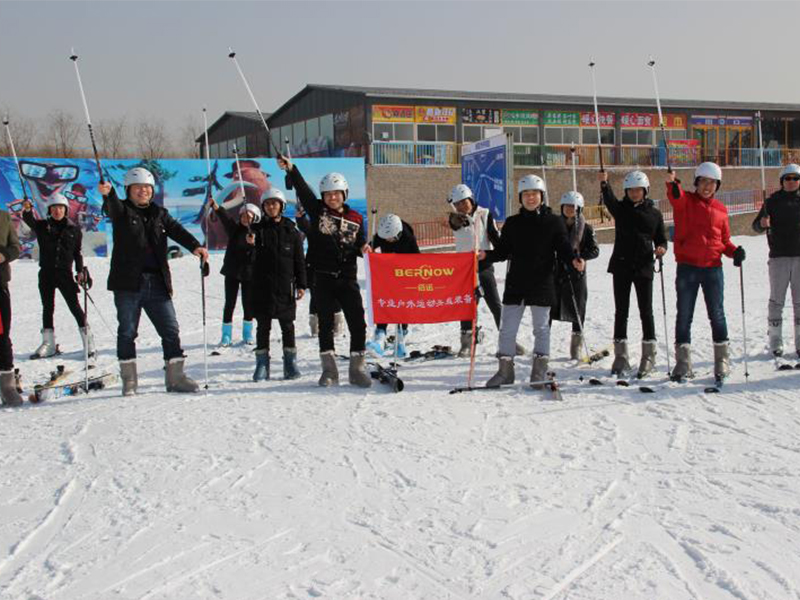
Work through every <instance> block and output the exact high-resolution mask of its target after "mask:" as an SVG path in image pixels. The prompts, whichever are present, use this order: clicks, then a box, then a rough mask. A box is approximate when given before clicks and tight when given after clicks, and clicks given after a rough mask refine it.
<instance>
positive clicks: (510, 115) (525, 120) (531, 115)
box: [503, 109, 539, 125]
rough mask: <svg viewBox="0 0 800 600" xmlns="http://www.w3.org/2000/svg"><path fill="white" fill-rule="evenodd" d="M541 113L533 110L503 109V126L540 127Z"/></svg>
mask: <svg viewBox="0 0 800 600" xmlns="http://www.w3.org/2000/svg"><path fill="white" fill-rule="evenodd" d="M538 124H539V113H537V112H536V111H533V110H514V109H503V125H538Z"/></svg>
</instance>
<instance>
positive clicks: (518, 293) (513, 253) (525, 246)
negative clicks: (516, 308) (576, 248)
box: [486, 206, 574, 306]
mask: <svg viewBox="0 0 800 600" xmlns="http://www.w3.org/2000/svg"><path fill="white" fill-rule="evenodd" d="M486 258H487V260H489V261H491V262H498V261H503V260H510V261H511V262H510V263H509V267H508V273H507V275H506V287H505V290H504V291H503V304H522V303H524V304H525V305H526V306H531V305H533V306H552V305H553V302H554V300H555V283H554V266H555V262H556V259H557V258H558V259H560V260H561V261H563V262H566V263H571V262H572V259H573V258H574V256H573V252H572V248H571V247H570V245H569V240H568V239H567V228H566V227H565V225H564V220H563V219H562V218H561V217H559V216H557V215H554V214H553V212H552V211H551V210H550V208H549V207H548V206H542V207H540V208H539V209H538V210H537V211H533V212H531V211H529V210H525V208H522V207H521V208H520V210H519V213H518V214H516V215H513V216H511V217H509V218H508V219H507V220H506V222H505V225H503V229H502V231H501V232H500V240H499V244H498V245H497V246H496V247H495V249H494V250H490V251H488V252H487V253H486Z"/></svg>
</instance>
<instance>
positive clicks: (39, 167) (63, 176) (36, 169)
mask: <svg viewBox="0 0 800 600" xmlns="http://www.w3.org/2000/svg"><path fill="white" fill-rule="evenodd" d="M19 168H20V171H22V174H23V175H24V176H25V177H27V178H28V179H38V180H42V181H48V182H55V181H63V182H70V181H75V180H76V179H77V178H78V167H75V166H72V165H61V166H59V165H46V164H42V163H37V162H33V161H28V160H21V161H19Z"/></svg>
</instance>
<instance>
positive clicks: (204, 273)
mask: <svg viewBox="0 0 800 600" xmlns="http://www.w3.org/2000/svg"><path fill="white" fill-rule="evenodd" d="M203 124H204V126H205V129H204V131H203V134H204V137H205V144H206V172H207V173H208V198H206V204H207V206H206V207H205V209H204V210H203V220H204V221H205V236H204V238H203V246H205V249H206V251H207V250H208V212H209V210H210V209H211V207H210V206H208V203H209V202H210V201H211V199H212V197H213V196H212V194H213V191H212V189H211V185H212V183H211V156H210V155H209V144H208V116H207V115H206V107H205V106H204V107H203ZM208 271H209V268H208V263H204V262H203V261H202V260H201V261H200V295H201V297H202V302H201V304H202V307H203V375H204V377H205V385H204V386H203V389H205V390H206V391H208V326H207V324H206V277H208Z"/></svg>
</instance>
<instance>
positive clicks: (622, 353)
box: [611, 340, 631, 375]
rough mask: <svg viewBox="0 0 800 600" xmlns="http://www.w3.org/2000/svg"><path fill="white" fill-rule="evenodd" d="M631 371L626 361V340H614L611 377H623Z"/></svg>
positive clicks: (628, 361)
mask: <svg viewBox="0 0 800 600" xmlns="http://www.w3.org/2000/svg"><path fill="white" fill-rule="evenodd" d="M630 370H631V363H630V360H628V340H614V363H613V364H612V365H611V374H612V375H624V374H625V373H626V372H627V371H630Z"/></svg>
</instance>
